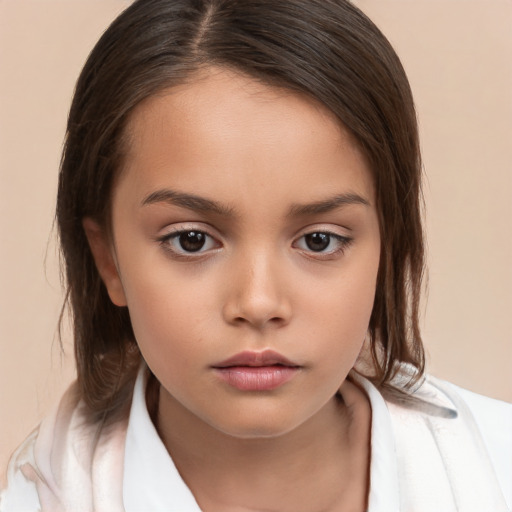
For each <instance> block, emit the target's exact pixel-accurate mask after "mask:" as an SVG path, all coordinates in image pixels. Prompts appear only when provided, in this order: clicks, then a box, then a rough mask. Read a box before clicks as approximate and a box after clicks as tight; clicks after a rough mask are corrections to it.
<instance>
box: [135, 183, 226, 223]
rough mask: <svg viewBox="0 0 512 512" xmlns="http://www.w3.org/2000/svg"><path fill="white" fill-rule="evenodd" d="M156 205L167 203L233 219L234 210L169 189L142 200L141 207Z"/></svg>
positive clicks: (158, 191)
mask: <svg viewBox="0 0 512 512" xmlns="http://www.w3.org/2000/svg"><path fill="white" fill-rule="evenodd" d="M158 203H167V204H171V205H175V206H179V207H181V208H186V209H188V210H194V211H199V212H202V213H215V214H217V215H223V216H225V217H233V216H234V215H235V210H234V208H230V207H228V206H224V205H222V204H220V203H218V202H216V201H213V200H211V199H206V198H205V197H201V196H196V195H194V194H186V193H184V192H177V191H175V190H171V189H162V190H157V191H155V192H152V193H151V194H149V195H148V196H146V197H145V198H144V199H143V200H142V202H141V205H142V206H148V205H151V204H158Z"/></svg>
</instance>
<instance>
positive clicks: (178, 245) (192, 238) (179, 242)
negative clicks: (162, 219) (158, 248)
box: [159, 229, 218, 255]
mask: <svg viewBox="0 0 512 512" xmlns="http://www.w3.org/2000/svg"><path fill="white" fill-rule="evenodd" d="M159 241H160V243H161V244H162V245H163V246H164V247H165V249H167V250H170V251H172V252H173V253H175V254H178V255H188V254H194V253H204V252H206V251H209V250H211V249H214V248H215V247H217V246H218V244H217V243H216V241H215V240H214V239H213V237H211V236H210V235H208V234H207V233H205V232H204V231H199V230H196V229H187V230H180V231H175V232H173V233H171V234H169V235H165V236H163V237H161V238H160V239H159Z"/></svg>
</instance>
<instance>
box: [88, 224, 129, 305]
mask: <svg viewBox="0 0 512 512" xmlns="http://www.w3.org/2000/svg"><path fill="white" fill-rule="evenodd" d="M82 225H83V228H84V231H85V235H86V237H87V241H88V242H89V247H90V249H91V252H92V255H93V258H94V262H95V263H96V268H97V269H98V272H99V274H100V276H101V279H102V281H103V283H104V284H105V287H106V288H107V292H108V295H109V297H110V300H111V301H112V302H113V303H114V304H115V305H116V306H126V305H127V304H126V297H125V294H124V289H123V284H122V282H121V278H120V276H119V270H118V268H117V263H116V259H115V253H114V250H113V247H112V244H111V242H110V240H109V237H108V236H107V234H106V233H105V230H104V229H102V228H101V227H100V226H99V225H98V223H97V222H96V221H94V220H93V219H91V218H89V217H86V218H84V219H83V221H82Z"/></svg>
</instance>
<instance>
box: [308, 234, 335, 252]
mask: <svg viewBox="0 0 512 512" xmlns="http://www.w3.org/2000/svg"><path fill="white" fill-rule="evenodd" d="M304 241H305V242H306V246H307V248H308V249H309V250H311V251H314V252H321V251H325V249H327V247H329V244H330V243H331V236H330V235H329V234H328V233H310V234H309V235H306V236H305V237H304Z"/></svg>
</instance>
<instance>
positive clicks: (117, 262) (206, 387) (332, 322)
mask: <svg viewBox="0 0 512 512" xmlns="http://www.w3.org/2000/svg"><path fill="white" fill-rule="evenodd" d="M127 135H128V140H129V144H127V146H128V147H129V150H128V152H127V155H126V159H125V165H124V167H123V169H122V172H121V174H120V177H119V179H118V181H117V184H116V187H115V190H114V193H113V199H112V201H113V204H112V230H113V239H109V238H108V237H107V236H106V235H105V234H104V232H103V231H102V229H101V228H100V226H98V225H97V224H95V223H94V221H92V220H91V219H85V220H84V227H85V230H86V233H87V235H88V238H89V242H90V245H91V248H92V251H93V254H94V256H95V259H96V263H97V266H98V269H99V271H100V274H101V276H102V278H103V281H104V282H105V285H106V287H107V290H108V292H109V295H110V297H111V300H112V301H113V302H114V303H115V304H117V305H118V306H123V307H124V306H127V307H128V309H129V311H130V316H131V319H132V323H133V328H134V332H135V336H136V339H137V342H138V344H139V347H140V350H141V352H142V354H143V356H144V359H145V360H146V362H147V364H148V366H149V367H150V369H151V371H152V372H153V374H154V375H155V376H156V378H157V379H158V381H159V382H160V384H161V388H160V396H159V404H158V416H157V420H156V423H157V429H158V431H159V433H160V435H161V437H162V439H163V441H164V443H165V445H166V447H167V449H168V451H169V452H170V454H171V455H172V457H173V459H174V461H175V463H176V465H177V467H178V469H179V471H180V473H181V475H182V476H183V478H184V480H185V481H186V482H187V484H188V486H189V487H190V489H191V490H192V492H193V493H194V495H195V497H196V499H197V501H198V503H199V505H200V506H201V508H202V509H203V510H206V511H215V510H219V511H220V510H222V511H223V512H231V511H250V510H251V511H256V510H257V511H263V510H265V511H281V512H282V511H294V512H300V511H308V512H311V511H317V510H318V511H320V510H321V511H362V510H364V509H365V506H366V501H367V492H368V486H369V482H368V471H369V458H370V451H369V436H370V422H371V418H370V416H371V413H370V408H369V405H368V402H367V399H366V397H365V395H364V393H363V392H362V391H361V390H359V389H358V388H357V387H356V386H355V385H353V384H351V383H350V382H349V380H346V377H347V374H348V372H349V371H350V369H351V368H352V367H353V365H354V363H355V361H356V359H357V357H358V355H359V352H360V350H361V347H362V344H363V341H364V338H365V334H366V331H367V328H368V323H369V318H370V314H371V311H372V306H373V301H374V295H375V286H376V279H377V271H378V266H379V254H380V237H379V226H378V218H377V211H376V208H375V195H374V187H373V183H372V179H371V175H370V171H369V169H368V165H367V163H366V162H365V159H364V158H363V156H362V154H361V152H360V151H359V150H358V149H357V147H356V145H355V143H354V142H353V140H352V138H351V137H350V136H349V134H348V133H347V132H346V130H344V128H343V127H342V126H341V125H340V123H339V122H338V121H337V120H336V119H335V118H334V117H333V116H332V114H331V113H330V112H328V111H327V110H326V109H325V108H324V107H323V106H321V105H319V104H318V103H316V102H315V101H313V100H311V99H309V98H306V97H304V96H300V95H298V94H296V93H292V92H289V91H284V90H280V89H276V88H272V87H269V86H266V85H263V84H261V83H259V82H257V81H255V80H253V79H251V78H249V77H246V76H244V75H241V74H237V73H234V72H233V71H227V70H224V69H215V68H212V69H209V70H207V71H203V72H202V73H201V74H200V75H197V76H196V77H194V80H190V81H189V83H188V84H186V85H183V86H179V87H175V88H172V89H169V90H166V91H163V92H161V93H160V94H158V95H155V96H153V97H151V98H149V99H147V100H145V101H144V102H143V103H141V104H140V105H139V106H138V107H137V108H136V109H135V111H134V112H133V114H132V116H131V118H130V121H129V124H128V128H127ZM169 191H172V193H170V192H169ZM177 194H188V195H193V196H199V197H200V198H202V199H207V200H209V201H214V202H215V204H216V208H215V210H214V211H212V210H211V209H210V210H208V208H206V209H205V206H211V204H210V203H206V204H205V202H204V201H203V202H202V203H201V202H198V201H191V200H190V198H188V199H186V200H184V199H183V197H182V196H179V197H180V198H181V199H180V200H177V199H176V198H177V197H178V196H177ZM340 196H341V197H342V199H344V201H339V200H338V201H333V198H335V197H336V198H339V197H340ZM338 203H340V204H338ZM319 204H323V208H319V207H318V205H319ZM305 205H310V206H309V207H305ZM311 205H313V206H311ZM315 205H316V206H317V207H316V208H315V207H314V206H315ZM198 206H200V207H201V208H198ZM322 210H323V211H322ZM187 230H188V232H189V233H190V231H201V232H203V233H205V234H206V235H208V236H206V238H205V240H206V243H205V245H204V246H203V248H201V250H199V251H196V252H193V253H191V252H187V251H186V250H184V249H183V243H181V242H180V240H181V239H180V238H179V236H178V235H177V233H180V232H182V231H187ZM319 232H320V233H331V235H328V237H327V240H328V246H327V247H326V248H325V249H321V250H318V246H314V249H315V250H312V249H311V246H310V245H308V240H311V237H310V238H307V237H306V236H305V235H308V234H311V233H319ZM336 237H338V238H336ZM266 349H272V350H275V351H277V352H279V353H280V354H282V355H284V356H285V357H286V358H288V359H289V360H290V361H292V362H293V363H294V364H295V365H297V366H298V370H297V371H296V372H295V374H294V376H293V378H292V379H291V380H290V381H288V382H286V383H285V384H283V385H281V386H279V387H278V388H276V389H274V390H270V391H243V390H240V389H237V388H235V387H233V386H231V385H229V384H227V383H226V382H224V381H223V380H221V379H220V378H219V377H218V375H217V373H216V370H215V369H214V368H213V366H215V365H216V364H218V363H219V362H220V361H223V360H225V359H227V358H229V357H231V356H233V355H235V354H237V353H239V352H241V351H244V350H248V351H253V352H261V351H263V350H266ZM340 386H342V387H341V395H342V397H343V398H340V395H339V394H338V390H339V389H340Z"/></svg>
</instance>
